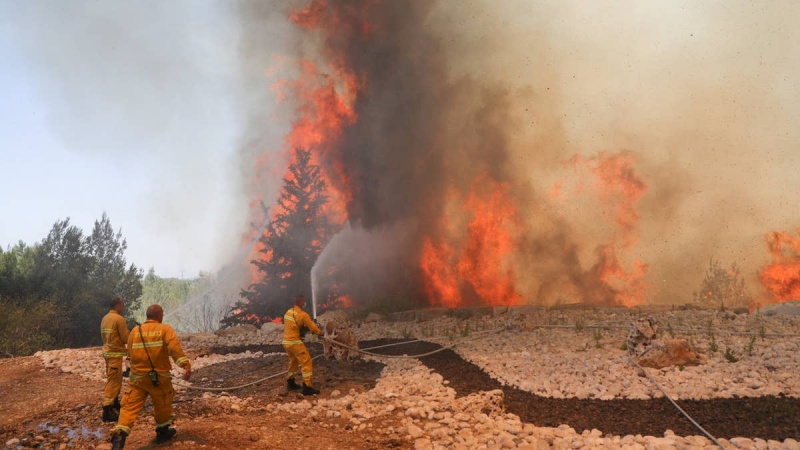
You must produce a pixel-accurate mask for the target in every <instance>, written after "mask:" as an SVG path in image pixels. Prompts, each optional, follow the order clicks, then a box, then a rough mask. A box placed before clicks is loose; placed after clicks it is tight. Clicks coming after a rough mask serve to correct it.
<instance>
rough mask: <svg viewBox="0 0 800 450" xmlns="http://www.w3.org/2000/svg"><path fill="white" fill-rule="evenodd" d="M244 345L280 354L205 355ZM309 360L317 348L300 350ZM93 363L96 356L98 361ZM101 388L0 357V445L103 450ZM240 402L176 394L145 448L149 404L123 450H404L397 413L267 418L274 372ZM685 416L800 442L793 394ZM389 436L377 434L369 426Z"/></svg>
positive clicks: (555, 414)
mask: <svg viewBox="0 0 800 450" xmlns="http://www.w3.org/2000/svg"><path fill="white" fill-rule="evenodd" d="M392 342H402V340H396V339H394V340H392V339H381V340H376V341H369V342H362V343H361V344H362V347H370V346H377V345H383V344H387V343H392ZM438 348H440V347H439V345H437V344H433V343H429V342H411V343H409V344H406V345H401V346H396V347H386V348H382V349H378V350H374V351H379V352H383V353H385V354H410V355H413V354H422V353H426V352H429V351H431V350H435V349H438ZM245 350H250V351H263V352H265V353H269V352H282V351H283V349H282V347H280V346H274V345H273V346H247V347H237V348H214V349H209V350H206V351H204V352H207V351H213V352H215V353H232V352H241V351H245ZM309 350H310V352H311V354H312V355H319V354H320V353H321V351H322V350H321V347H320V346H319V345H313V344H312V345H310V346H309ZM98 357H99V356H98ZM421 361H422V362H423V363H424V364H426V365H427V366H428V367H430V368H431V369H433V370H435V371H436V372H438V373H440V374H441V375H442V376H443V377H444V378H445V379H446V380H449V386H451V387H452V388H454V389H455V390H456V392H457V393H458V396H465V395H468V394H470V393H473V392H478V391H481V390H493V389H501V390H502V391H503V392H504V395H505V407H506V411H507V412H511V413H514V414H517V415H518V416H520V418H521V419H522V421H523V422H529V423H533V424H535V425H538V426H558V425H560V424H568V425H570V426H572V427H573V428H575V429H576V430H578V431H579V432H580V431H582V430H584V429H589V430H590V429H593V428H596V429H599V430H601V431H602V432H603V433H606V434H614V435H628V434H642V435H654V436H661V435H663V433H664V432H665V431H666V430H672V431H674V432H675V433H676V434H678V435H684V436H686V435H698V434H700V432H699V431H698V430H697V429H696V428H695V427H694V425H692V424H691V423H690V422H689V421H688V420H687V419H686V418H685V417H684V416H683V415H681V414H680V413H679V412H678V411H677V410H676V409H675V407H674V406H672V405H671V404H670V403H669V402H668V400H666V399H663V398H662V399H656V400H611V401H600V400H580V399H551V398H545V397H540V396H537V395H533V394H531V393H529V392H524V391H520V390H518V389H515V388H513V387H510V386H504V385H502V384H501V383H499V382H498V381H497V380H493V379H492V378H490V377H489V376H488V375H487V374H486V373H485V372H483V371H482V370H481V369H480V368H478V367H477V366H475V365H474V364H472V363H469V362H467V361H465V360H463V359H461V357H459V356H458V354H456V353H455V352H453V351H451V350H444V351H442V352H439V353H436V354H434V355H431V356H427V357H424V358H422V359H421ZM314 362H315V365H314V373H315V380H317V381H316V382H315V384H316V385H317V386H318V387H320V388H321V389H322V394H321V397H322V398H328V397H330V395H331V393H332V392H333V391H334V390H338V391H340V392H341V393H342V394H347V393H349V392H350V391H351V390H353V391H355V392H363V391H366V390H369V389H371V388H372V387H373V386H374V385H375V382H376V380H377V379H378V378H379V376H380V372H381V369H382V368H383V365H382V364H381V363H378V362H364V361H361V362H357V363H355V364H352V365H351V364H349V363H343V362H336V361H332V360H327V359H325V358H317V359H315V361H314ZM285 369H286V359H285V357H284V356H282V355H267V356H261V357H253V358H247V359H240V360H233V361H228V362H224V363H219V364H215V365H212V366H208V367H204V368H201V369H198V370H197V371H195V373H194V374H193V376H192V381H193V382H194V384H195V385H198V386H206V387H219V388H224V387H230V386H236V385H239V384H244V383H248V382H252V381H255V380H258V379H259V378H263V377H264V376H266V375H269V374H272V373H278V372H280V371H282V370H285ZM102 388H103V383H102V382H92V381H84V380H83V379H82V378H80V377H79V376H77V375H73V374H66V373H61V372H59V371H56V370H45V369H43V368H42V365H41V364H40V362H39V360H38V359H37V358H35V357H24V358H13V359H5V360H0V439H2V441H0V443H5V442H6V441H8V440H9V439H12V438H17V439H20V442H19V444H18V448H42V449H52V448H81V449H82V448H100V449H102V448H108V447H109V446H108V444H107V442H108V431H109V430H110V429H111V427H112V426H113V424H106V423H103V422H101V421H100V416H101V406H100V397H101V395H102ZM232 394H235V395H236V396H237V397H238V398H240V399H247V400H246V402H245V403H244V405H245V406H244V407H243V408H241V410H239V411H231V410H230V409H224V408H223V407H221V406H220V404H221V402H219V401H218V399H204V398H203V392H202V391H197V390H190V391H183V392H179V393H178V394H177V395H176V398H175V414H176V416H177V417H178V422H177V423H176V425H177V427H178V430H179V433H178V436H177V438H176V439H175V440H174V441H172V442H169V443H166V444H162V445H159V446H155V445H154V441H153V439H154V437H155V433H154V432H153V428H154V426H155V425H154V422H153V419H152V406H150V405H149V402H148V405H147V406H146V407H145V409H144V411H143V412H142V414H141V415H140V417H139V420H138V422H137V424H136V427H135V428H134V430H133V432H132V433H131V436H130V437H129V438H128V441H127V444H126V448H130V449H140V450H142V449H151V448H156V447H158V448H172V447H175V448H182V447H184V446H187V445H199V444H202V445H205V447H204V448H210V449H227V448H264V449H286V448H309V449H339V448H348V447H349V448H358V449H385V448H400V449H407V448H411V447H412V446H413V443H412V442H411V440H410V439H409V438H408V436H406V435H404V433H401V432H400V428H401V427H400V423H399V420H398V419H397V418H396V417H384V418H380V419H376V420H374V421H371V422H372V427H371V428H366V429H363V430H359V429H353V427H352V425H351V423H350V421H349V420H348V419H347V418H346V417H341V418H320V419H317V420H309V419H306V418H305V417H304V416H303V417H301V416H295V415H291V414H278V413H274V412H272V411H269V410H267V405H268V404H270V403H278V402H296V401H302V400H303V398H304V397H302V395H300V394H298V393H295V392H292V393H288V392H287V391H286V389H285V381H284V378H283V377H277V378H275V379H272V380H268V381H264V382H262V383H260V384H258V385H254V386H250V387H247V388H244V389H240V390H237V391H235V392H232ZM679 404H680V405H681V407H683V408H684V409H685V410H686V411H687V412H688V413H689V414H690V415H691V416H692V417H693V418H694V419H695V420H696V421H698V422H699V423H700V424H701V425H702V426H703V427H705V428H706V429H707V430H708V431H709V432H710V433H711V434H713V435H715V436H717V437H724V438H732V437H737V436H743V437H750V438H755V437H760V438H763V439H775V440H780V441H782V440H784V439H786V438H794V439H798V437H800V422H798V421H797V418H798V417H800V399H796V398H788V397H758V398H733V399H717V400H703V401H680V402H679ZM390 427H393V428H394V430H397V431H390V432H381V433H377V432H375V431H374V430H378V429H380V430H387V429H390Z"/></svg>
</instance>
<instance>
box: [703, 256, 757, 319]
mask: <svg viewBox="0 0 800 450" xmlns="http://www.w3.org/2000/svg"><path fill="white" fill-rule="evenodd" d="M694 300H695V302H697V303H700V304H703V305H709V306H716V305H719V306H720V308H722V309H724V308H725V305H726V304H727V305H728V306H729V307H730V306H750V304H751V303H752V301H753V297H752V296H751V295H750V291H749V290H748V289H747V285H746V284H745V282H744V277H743V276H742V273H741V271H740V270H739V267H738V266H737V265H736V263H733V264H731V266H730V268H728V269H725V268H723V267H722V264H720V262H719V261H715V260H713V259H712V260H711V262H710V263H709V265H708V270H706V276H705V278H703V284H702V286H701V288H700V292H695V293H694Z"/></svg>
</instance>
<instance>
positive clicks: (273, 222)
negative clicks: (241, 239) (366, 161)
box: [0, 149, 337, 357]
mask: <svg viewBox="0 0 800 450" xmlns="http://www.w3.org/2000/svg"><path fill="white" fill-rule="evenodd" d="M293 156H294V158H293V160H292V163H291V164H290V166H289V170H288V173H287V175H286V177H284V179H283V188H282V190H281V195H280V198H279V199H278V203H277V206H276V208H277V209H276V211H277V212H276V213H275V214H273V215H270V214H269V212H268V211H266V210H265V213H266V215H267V217H269V221H268V222H267V224H266V225H265V226H264V227H263V229H261V230H259V231H260V238H259V242H260V244H261V245H260V255H259V258H258V259H254V260H253V261H251V264H253V265H254V266H255V268H256V269H257V270H258V273H259V277H258V279H257V280H255V281H254V282H252V283H251V284H250V285H249V286H248V287H247V288H245V289H242V290H241V292H240V295H239V296H240V300H239V301H237V302H236V303H235V304H234V305H233V307H230V308H229V309H227V308H228V305H229V304H230V303H231V301H230V300H229V298H228V297H227V295H226V294H224V293H221V292H217V291H216V288H215V280H214V279H213V277H212V276H210V275H209V274H200V276H199V277H198V278H197V279H194V280H179V279H175V278H160V277H158V276H156V275H155V272H154V270H153V269H152V268H151V269H150V270H149V271H148V273H147V276H144V274H143V271H142V269H140V268H138V267H136V265H134V264H132V263H131V264H128V263H127V261H126V259H125V250H126V249H127V242H126V241H125V239H124V238H123V237H122V232H121V231H116V232H115V231H114V229H113V227H112V226H111V221H110V220H109V218H108V216H107V215H106V214H105V213H103V216H102V218H101V219H100V220H98V221H95V223H94V227H93V229H92V232H91V234H88V235H86V234H84V232H83V230H81V229H80V228H79V227H77V226H75V225H73V224H71V223H70V219H69V218H67V219H64V220H59V221H57V222H56V223H55V224H54V225H53V227H52V229H51V230H50V232H49V233H48V235H47V237H45V238H44V239H43V240H42V241H41V242H38V243H35V244H33V245H27V244H26V243H24V242H21V241H20V242H19V243H17V244H16V245H14V246H9V247H7V248H6V249H5V250H3V249H2V248H0V357H7V356H19V355H29V354H32V353H34V352H36V351H38V350H44V349H50V348H63V347H82V346H91V345H99V344H100V343H101V342H100V333H99V328H98V327H99V321H100V319H101V318H102V316H103V315H104V314H105V313H106V312H107V311H108V308H109V302H110V300H111V299H112V298H113V297H122V298H124V299H125V301H126V317H127V318H128V320H129V322H131V324H132V322H133V320H134V319H137V320H139V321H141V320H142V319H143V318H144V314H143V311H144V308H146V307H147V306H148V305H151V304H153V303H159V304H161V305H162V306H164V308H165V310H166V311H167V312H169V311H171V310H176V313H180V314H176V315H175V316H173V317H172V320H174V321H175V322H176V323H177V326H176V329H178V331H187V332H191V331H213V330H214V329H216V328H218V327H219V326H220V325H222V326H231V325H235V324H237V323H254V324H261V323H264V322H266V321H269V320H272V319H273V318H275V317H280V316H282V315H283V313H284V312H285V311H286V309H287V308H288V307H289V306H290V305H291V304H292V303H293V299H294V297H295V295H298V294H301V295H305V296H306V297H308V298H310V297H311V281H310V274H311V268H312V267H313V266H314V263H315V262H316V260H317V257H318V256H319V254H320V252H321V251H322V249H323V248H324V246H325V244H327V242H328V241H329V240H330V238H331V236H332V235H333V234H334V232H335V231H336V226H335V225H333V224H332V223H330V222H329V221H328V219H327V216H326V214H325V211H324V209H325V205H326V203H327V201H328V197H327V195H326V185H325V182H324V180H323V179H322V176H321V173H320V167H319V166H317V165H315V164H313V163H312V162H311V151H309V150H305V149H295V150H294V155H293ZM321 297H322V298H323V300H324V302H325V303H328V304H335V299H336V298H337V294H336V293H335V292H328V293H322V294H321ZM184 303H185V305H184ZM189 303H191V305H189ZM220 305H222V308H220ZM182 306H187V308H182ZM189 306H191V308H188V307H189Z"/></svg>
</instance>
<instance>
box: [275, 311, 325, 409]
mask: <svg viewBox="0 0 800 450" xmlns="http://www.w3.org/2000/svg"><path fill="white" fill-rule="evenodd" d="M305 305H306V299H305V297H303V296H302V295H298V296H297V298H295V300H294V306H293V307H292V308H291V309H289V310H288V311H286V314H284V315H283V348H285V349H286V353H287V354H288V355H289V373H288V374H287V380H286V385H287V387H288V389H289V390H290V391H296V390H298V389H301V386H299V385H298V384H297V382H295V375H297V374H298V365H299V366H300V367H302V373H301V374H302V376H303V386H302V392H303V395H317V394H319V390H318V389H314V387H313V385H312V384H311V376H312V375H313V373H312V367H313V364H311V355H309V354H308V349H307V348H306V346H305V344H303V338H302V336H301V328H307V329H308V330H310V331H311V332H312V333H314V334H316V335H320V334H322V332H321V331H320V329H319V327H317V324H315V323H314V321H313V320H311V316H309V315H308V313H306V312H305V311H303V306H305ZM302 334H305V332H303V333H302Z"/></svg>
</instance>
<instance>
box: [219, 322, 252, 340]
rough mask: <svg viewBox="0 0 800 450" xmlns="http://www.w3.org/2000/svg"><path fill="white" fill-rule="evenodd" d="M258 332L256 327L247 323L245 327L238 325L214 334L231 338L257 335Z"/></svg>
mask: <svg viewBox="0 0 800 450" xmlns="http://www.w3.org/2000/svg"><path fill="white" fill-rule="evenodd" d="M256 331H258V328H256V326H255V325H250V324H249V323H246V324H244V325H237V326H235V327H231V328H225V329H223V330H217V331H215V332H214V334H216V335H217V336H222V337H231V336H244V335H246V334H250V333H255V332H256Z"/></svg>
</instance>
